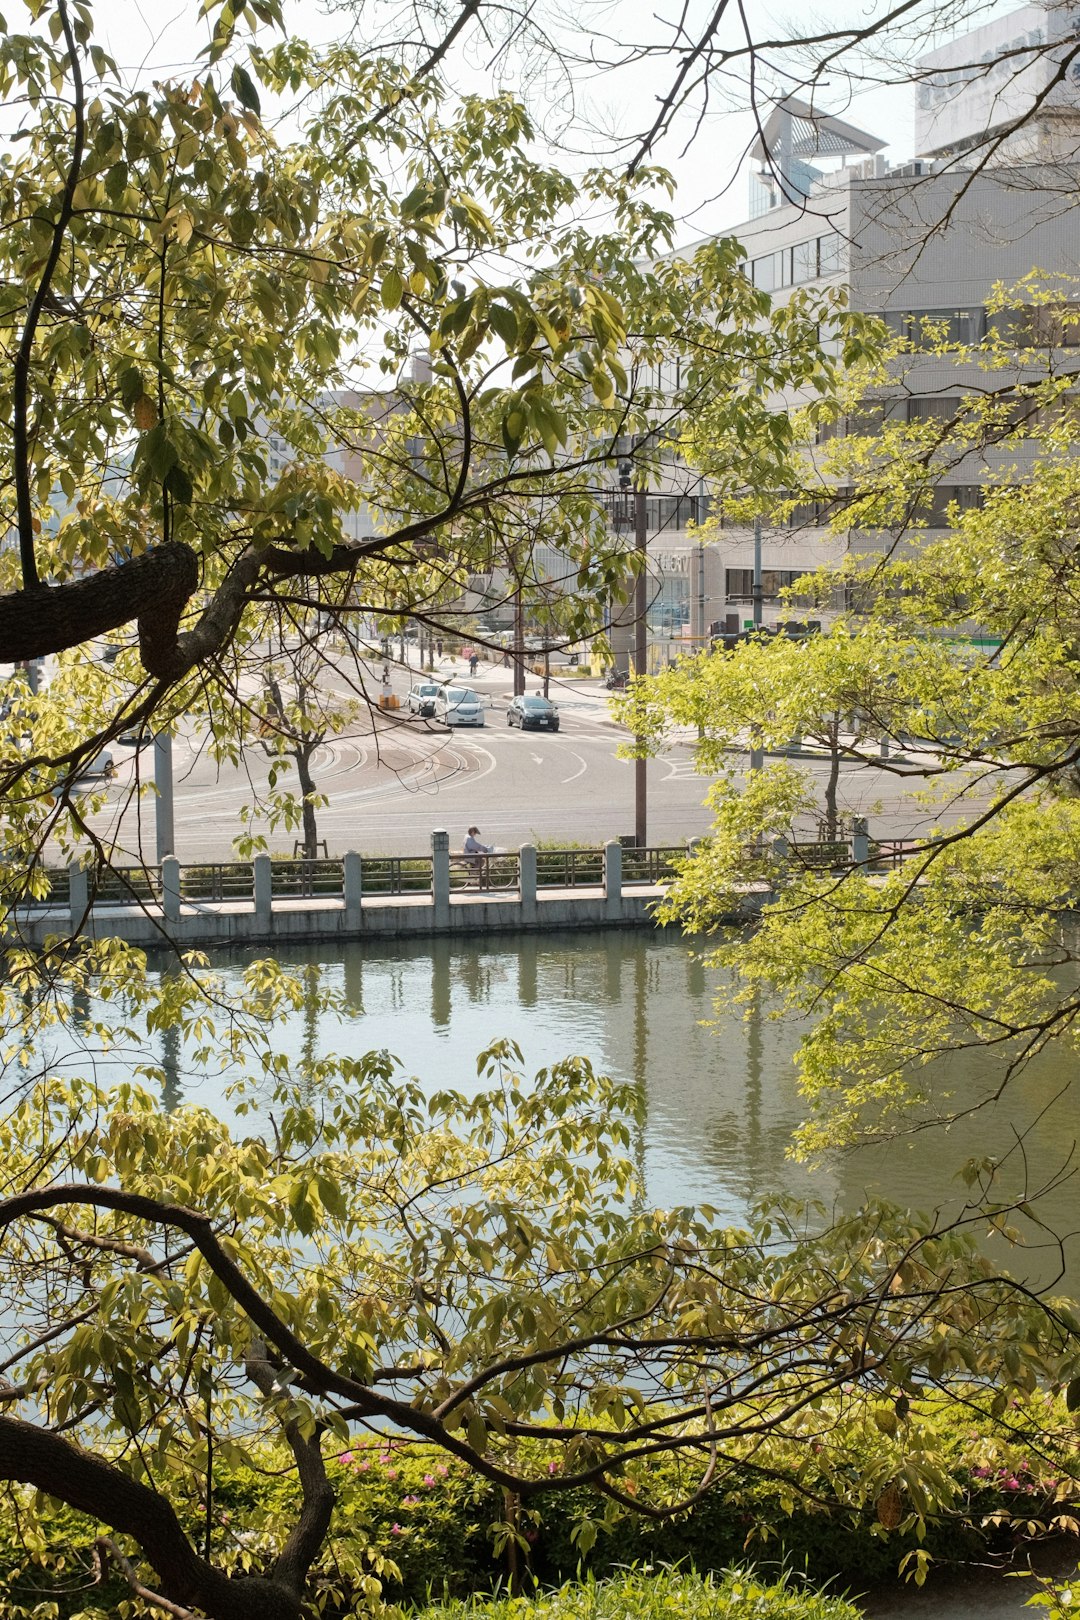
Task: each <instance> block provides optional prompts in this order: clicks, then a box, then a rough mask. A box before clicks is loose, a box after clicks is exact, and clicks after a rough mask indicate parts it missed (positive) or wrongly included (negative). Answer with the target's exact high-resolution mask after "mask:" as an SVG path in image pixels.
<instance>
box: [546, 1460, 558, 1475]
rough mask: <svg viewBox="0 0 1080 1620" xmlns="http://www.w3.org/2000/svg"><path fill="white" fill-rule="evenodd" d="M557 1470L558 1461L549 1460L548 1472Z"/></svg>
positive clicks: (551, 1472)
mask: <svg viewBox="0 0 1080 1620" xmlns="http://www.w3.org/2000/svg"><path fill="white" fill-rule="evenodd" d="M558 1472H559V1465H558V1463H557V1462H549V1463H548V1473H549V1474H557V1473H558Z"/></svg>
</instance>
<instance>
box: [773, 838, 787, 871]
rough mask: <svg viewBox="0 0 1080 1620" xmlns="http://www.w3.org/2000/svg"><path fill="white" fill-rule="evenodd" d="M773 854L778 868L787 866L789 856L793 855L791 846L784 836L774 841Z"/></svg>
mask: <svg viewBox="0 0 1080 1620" xmlns="http://www.w3.org/2000/svg"><path fill="white" fill-rule="evenodd" d="M772 852H773V856H774V858H775V860H776V863H777V865H778V866H786V865H787V863H788V856H789V855H790V854H791V846H790V845H789V843H788V841H787V839H786V838H785V837H784V836H783V834H781V835H780V837H779V838H774V839H773V841H772Z"/></svg>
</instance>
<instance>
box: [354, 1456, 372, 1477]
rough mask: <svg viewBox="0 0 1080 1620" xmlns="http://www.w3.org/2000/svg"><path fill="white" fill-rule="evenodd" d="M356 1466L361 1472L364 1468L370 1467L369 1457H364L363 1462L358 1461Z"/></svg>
mask: <svg viewBox="0 0 1080 1620" xmlns="http://www.w3.org/2000/svg"><path fill="white" fill-rule="evenodd" d="M356 1466H357V1468H358V1469H359V1470H360V1472H361V1473H363V1471H364V1469H365V1468H370V1467H371V1460H370V1458H368V1457H365V1458H364V1460H363V1462H358V1463H357V1465H356Z"/></svg>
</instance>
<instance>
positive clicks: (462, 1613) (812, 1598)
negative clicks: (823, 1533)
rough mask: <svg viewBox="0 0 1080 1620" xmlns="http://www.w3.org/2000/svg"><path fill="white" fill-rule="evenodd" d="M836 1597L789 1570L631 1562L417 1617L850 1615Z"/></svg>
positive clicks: (570, 1619)
mask: <svg viewBox="0 0 1080 1620" xmlns="http://www.w3.org/2000/svg"><path fill="white" fill-rule="evenodd" d="M858 1616H859V1611H858V1610H857V1609H855V1608H853V1607H852V1605H851V1604H850V1603H848V1602H846V1601H845V1600H844V1599H843V1598H841V1597H834V1596H830V1595H828V1594H826V1593H823V1592H815V1591H813V1590H811V1589H810V1588H808V1587H805V1586H803V1585H802V1584H801V1583H800V1582H798V1581H796V1580H794V1579H792V1578H791V1577H789V1576H784V1575H781V1576H780V1577H779V1578H776V1579H773V1580H764V1579H762V1578H760V1577H759V1576H757V1575H755V1574H754V1573H753V1572H752V1571H748V1570H738V1569H735V1570H729V1571H727V1572H726V1573H724V1574H723V1575H718V1576H716V1577H713V1576H709V1575H696V1574H694V1573H693V1572H691V1571H690V1570H683V1569H669V1568H662V1569H657V1570H655V1571H652V1570H649V1569H647V1568H642V1569H631V1570H627V1571H625V1573H623V1574H619V1575H615V1576H612V1577H611V1579H609V1580H606V1581H594V1580H591V1579H586V1580H583V1581H571V1582H568V1583H567V1584H566V1585H565V1586H561V1587H559V1588H558V1589H557V1590H556V1591H551V1592H540V1593H537V1594H536V1595H534V1596H531V1597H518V1598H512V1597H502V1596H496V1597H494V1598H489V1599H487V1600H483V1599H478V1598H473V1599H466V1600H463V1601H460V1602H451V1603H435V1604H430V1605H428V1606H427V1607H425V1608H424V1609H422V1610H421V1611H420V1612H419V1615H418V1616H417V1620H858Z"/></svg>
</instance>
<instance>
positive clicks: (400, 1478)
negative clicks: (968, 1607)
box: [0, 1409, 1077, 1620]
mask: <svg viewBox="0 0 1080 1620" xmlns="http://www.w3.org/2000/svg"><path fill="white" fill-rule="evenodd" d="M1039 1415H1040V1418H1041V1420H1042V1423H1043V1424H1045V1421H1046V1419H1047V1415H1048V1414H1047V1411H1046V1410H1045V1409H1043V1410H1042V1411H1041V1413H1040V1414H1039ZM914 1416H915V1414H913V1418H914ZM918 1417H919V1422H918V1424H916V1423H915V1422H914V1421H909V1422H905V1423H903V1424H900V1425H894V1426H893V1427H894V1428H895V1430H896V1432H895V1433H892V1434H890V1433H886V1432H882V1431H881V1430H879V1429H877V1428H876V1427H875V1425H874V1424H873V1422H872V1421H870V1422H864V1423H862V1424H861V1425H860V1426H854V1427H852V1428H851V1430H850V1432H848V1431H846V1430H845V1429H844V1428H843V1427H842V1425H841V1423H840V1421H839V1420H838V1419H837V1418H836V1417H835V1415H834V1416H833V1417H832V1418H831V1419H829V1420H828V1421H829V1422H830V1424H831V1428H830V1434H829V1444H828V1446H827V1447H826V1446H821V1447H820V1449H818V1447H817V1443H816V1442H814V1441H813V1440H812V1439H810V1438H809V1437H807V1436H803V1437H801V1438H800V1439H798V1440H794V1439H793V1440H791V1441H784V1442H780V1443H777V1444H774V1445H773V1448H772V1450H771V1451H770V1452H767V1451H765V1450H764V1449H762V1450H759V1451H757V1452H755V1453H754V1454H753V1455H752V1456H751V1457H748V1458H747V1459H745V1460H744V1462H743V1463H742V1464H741V1465H739V1466H738V1467H736V1468H734V1469H732V1470H730V1471H729V1473H728V1474H727V1476H726V1477H725V1478H724V1479H723V1481H722V1482H721V1483H719V1484H718V1485H717V1486H716V1487H715V1488H714V1489H712V1490H711V1491H709V1492H708V1493H706V1494H705V1495H704V1496H703V1497H702V1498H701V1499H700V1500H699V1501H698V1502H697V1503H696V1504H695V1505H694V1506H693V1507H692V1508H691V1509H690V1510H688V1511H686V1512H683V1513H680V1514H677V1515H676V1516H674V1517H673V1518H669V1519H664V1520H654V1519H649V1518H645V1517H641V1516H639V1515H635V1514H633V1513H619V1514H617V1515H611V1514H610V1513H609V1511H608V1509H609V1508H610V1504H609V1503H608V1502H607V1499H605V1498H600V1497H598V1496H597V1495H595V1493H592V1492H590V1491H587V1490H584V1489H580V1488H574V1489H571V1490H567V1491H563V1492H559V1491H554V1492H552V1493H551V1494H549V1495H545V1496H543V1497H541V1498H538V1499H534V1500H533V1501H532V1502H530V1503H529V1504H528V1505H527V1506H519V1505H517V1504H516V1503H515V1502H514V1501H513V1500H510V1501H509V1502H508V1501H507V1500H506V1499H505V1498H504V1496H503V1493H502V1492H501V1491H500V1490H498V1489H496V1488H495V1487H493V1486H491V1485H489V1484H487V1483H486V1482H485V1481H483V1480H481V1479H479V1478H478V1477H477V1476H476V1475H475V1474H472V1473H470V1472H469V1471H468V1470H467V1469H465V1468H464V1466H463V1465H461V1464H459V1463H457V1462H455V1461H453V1460H446V1459H444V1458H443V1457H442V1455H441V1454H435V1453H432V1452H431V1451H424V1450H421V1449H418V1448H416V1447H413V1446H409V1445H407V1444H406V1443H404V1442H393V1441H391V1442H387V1443H383V1444H369V1445H365V1446H358V1447H356V1448H354V1449H353V1450H352V1451H345V1452H341V1453H340V1454H339V1455H337V1456H336V1457H335V1458H332V1459H331V1460H330V1471H331V1475H332V1479H333V1483H334V1486H335V1489H336V1491H337V1496H338V1505H337V1511H336V1512H335V1515H334V1521H333V1527H332V1531H331V1534H330V1536H329V1537H328V1539H327V1542H326V1546H325V1549H324V1553H323V1556H322V1558H321V1560H320V1563H319V1566H318V1568H317V1570H316V1571H315V1572H314V1573H313V1581H312V1588H313V1596H314V1599H315V1601H316V1602H317V1603H318V1604H319V1605H320V1606H321V1607H322V1609H323V1611H324V1612H325V1613H326V1615H327V1616H337V1615H342V1614H351V1613H355V1611H356V1607H357V1605H358V1604H363V1603H370V1604H371V1605H378V1604H379V1603H380V1602H382V1601H384V1600H387V1601H390V1602H394V1603H400V1604H417V1603H423V1602H425V1601H428V1600H429V1599H430V1598H431V1597H432V1595H435V1596H438V1597H439V1598H440V1599H445V1600H446V1602H448V1603H451V1602H453V1601H455V1600H461V1599H464V1598H467V1597H468V1596H470V1595H472V1594H476V1593H485V1592H491V1591H492V1590H493V1589H494V1588H496V1587H497V1586H498V1585H499V1583H500V1582H505V1581H506V1580H507V1578H508V1577H509V1578H515V1579H517V1580H518V1581H520V1582H521V1583H522V1584H524V1585H528V1584H530V1583H531V1582H539V1583H541V1584H542V1585H544V1586H557V1585H559V1584H560V1583H563V1582H565V1581H566V1580H568V1579H570V1578H573V1577H575V1576H577V1575H579V1574H580V1573H582V1572H583V1571H585V1572H588V1573H591V1574H592V1575H594V1576H596V1577H598V1578H600V1577H604V1576H608V1575H612V1574H613V1573H614V1572H615V1571H617V1570H619V1569H626V1568H629V1567H635V1568H642V1567H649V1566H652V1567H660V1566H665V1565H685V1566H686V1567H688V1568H693V1569H696V1570H697V1571H699V1572H701V1573H705V1572H708V1571H719V1570H724V1569H727V1568H730V1567H731V1566H733V1565H743V1564H747V1563H753V1564H755V1565H756V1566H757V1567H758V1568H760V1569H762V1570H765V1571H775V1570H777V1569H780V1568H786V1569H789V1570H794V1571H797V1572H799V1574H800V1575H801V1576H804V1577H805V1578H806V1579H807V1580H809V1581H810V1582H811V1583H812V1584H814V1585H823V1584H827V1583H831V1582H839V1584H840V1585H841V1586H844V1587H852V1586H857V1587H858V1588H859V1589H864V1588H865V1587H866V1586H867V1585H869V1584H871V1583H875V1582H878V1581H887V1580H889V1579H890V1578H895V1577H896V1574H897V1570H898V1568H901V1567H903V1568H904V1569H905V1573H907V1574H915V1575H917V1576H919V1575H921V1574H922V1573H923V1572H924V1571H925V1568H926V1567H927V1566H928V1564H930V1563H931V1562H933V1561H948V1562H951V1563H956V1562H958V1561H961V1560H963V1559H965V1558H975V1557H977V1556H980V1557H981V1556H982V1555H984V1554H985V1553H986V1552H987V1551H988V1550H989V1551H992V1552H996V1553H1000V1552H1002V1551H1004V1550H1007V1548H1008V1546H1009V1544H1010V1542H1011V1540H1012V1539H1013V1538H1014V1537H1015V1536H1016V1534H1017V1533H1021V1534H1038V1533H1039V1532H1040V1529H1041V1528H1042V1527H1045V1528H1054V1529H1056V1530H1057V1531H1059V1532H1060V1531H1061V1530H1062V1529H1064V1530H1069V1529H1071V1528H1074V1527H1075V1525H1076V1520H1075V1518H1073V1517H1072V1510H1071V1508H1070V1500H1071V1499H1072V1498H1075V1496H1076V1494H1077V1492H1076V1488H1075V1478H1074V1477H1073V1469H1071V1468H1070V1466H1069V1465H1068V1463H1067V1462H1061V1461H1059V1462H1058V1464H1057V1465H1056V1466H1054V1467H1051V1465H1050V1463H1049V1462H1047V1461H1046V1460H1045V1458H1046V1457H1047V1449H1046V1447H1045V1445H1044V1446H1043V1448H1042V1457H1043V1459H1044V1460H1042V1461H1038V1460H1037V1459H1036V1457H1035V1454H1034V1453H1032V1454H1031V1455H1025V1454H1024V1451H1023V1449H1022V1434H1023V1429H1024V1427H1025V1425H1024V1422H1023V1415H1022V1414H1020V1413H1014V1414H1012V1415H1011V1417H1010V1418H1009V1420H1008V1421H1007V1424H1006V1425H1005V1426H1004V1427H1002V1429H1001V1431H1000V1432H999V1433H997V1434H996V1435H984V1434H981V1433H979V1432H978V1431H977V1430H974V1429H972V1428H971V1427H970V1425H969V1423H967V1422H965V1421H964V1420H963V1418H962V1417H961V1416H960V1415H958V1414H957V1413H956V1411H955V1409H947V1410H942V1411H939V1412H935V1411H934V1410H933V1409H928V1410H925V1411H923V1412H921V1413H919V1414H918ZM1009 1428H1011V1429H1012V1431H1013V1433H1012V1434H1010V1433H1009V1432H1008V1430H1009ZM1060 1441H1061V1444H1060V1448H1059V1449H1060V1456H1061V1457H1063V1458H1064V1457H1067V1456H1068V1454H1069V1452H1070V1449H1071V1447H1072V1446H1073V1445H1074V1444H1075V1428H1074V1425H1073V1421H1072V1419H1071V1418H1068V1417H1067V1415H1064V1414H1062V1424H1061V1429H1060ZM785 1448H786V1453H787V1455H786V1462H787V1466H788V1467H789V1468H791V1467H792V1466H794V1467H795V1468H796V1469H797V1470H798V1472H799V1474H800V1480H799V1483H800V1485H801V1492H793V1491H792V1489H791V1487H790V1486H789V1485H787V1484H785V1483H782V1482H780V1481H778V1480H777V1479H776V1478H775V1477H772V1475H771V1473H770V1470H769V1467H768V1466H767V1465H768V1464H770V1463H771V1464H772V1465H773V1466H774V1467H775V1466H776V1465H777V1464H778V1463H779V1462H781V1461H783V1460H784V1451H785ZM259 1462H260V1463H262V1464H263V1466H262V1467H258V1466H255V1465H254V1464H252V1465H242V1464H238V1463H235V1462H234V1463H232V1464H231V1465H229V1466H224V1465H221V1464H219V1466H218V1467H217V1469H216V1470H215V1476H214V1493H213V1503H212V1515H211V1517H212V1522H213V1545H212V1555H213V1557H214V1559H215V1561H217V1562H218V1563H220V1564H222V1565H224V1566H227V1567H230V1568H232V1569H234V1570H237V1571H239V1570H242V1569H252V1570H257V1569H260V1568H261V1567H264V1566H265V1564H266V1563H267V1562H268V1561H269V1559H270V1558H271V1557H272V1555H273V1552H274V1549H275V1547H276V1546H277V1543H278V1539H279V1536H280V1533H281V1527H282V1526H283V1525H288V1524H290V1523H291V1522H292V1520H293V1518H294V1516H295V1512H296V1489H295V1479H294V1475H293V1473H292V1470H291V1468H290V1467H289V1465H288V1461H287V1459H286V1458H284V1457H276V1456H267V1457H266V1458H264V1459H262V1458H261V1459H259ZM547 1466H548V1467H550V1468H551V1469H552V1470H554V1469H555V1468H556V1467H557V1466H558V1464H557V1463H555V1462H550V1463H548V1464H547ZM701 1467H702V1463H701V1461H700V1459H698V1460H696V1461H694V1462H693V1463H690V1462H688V1461H687V1460H686V1459H683V1460H680V1459H678V1458H674V1457H669V1458H667V1459H665V1460H653V1462H652V1464H651V1466H650V1469H649V1472H648V1475H647V1476H643V1477H642V1479H641V1481H640V1482H635V1480H634V1479H633V1478H632V1477H629V1476H628V1477H625V1478H624V1479H623V1481H622V1485H623V1489H624V1490H625V1491H626V1492H628V1493H631V1494H632V1493H633V1492H634V1491H635V1490H637V1489H641V1490H642V1491H644V1490H646V1489H648V1490H649V1491H650V1492H652V1493H654V1494H657V1493H660V1494H666V1495H668V1496H669V1497H672V1498H674V1497H678V1496H679V1495H680V1493H682V1494H685V1493H686V1491H687V1488H688V1486H690V1485H691V1484H692V1483H693V1482H694V1478H695V1473H694V1470H695V1469H696V1470H697V1474H698V1475H699V1474H700V1469H701ZM1073 1467H1074V1465H1073ZM882 1478H888V1479H890V1481H891V1482H892V1483H890V1484H889V1486H888V1487H887V1491H888V1493H889V1494H890V1497H891V1503H890V1505H891V1506H892V1507H893V1508H894V1510H895V1511H892V1512H888V1513H884V1514H883V1513H881V1512H880V1511H879V1504H880V1501H881V1498H882V1494H884V1493H880V1494H879V1490H878V1486H877V1485H876V1484H874V1483H873V1481H874V1480H876V1479H882ZM867 1480H869V1481H870V1485H869V1494H867V1489H866V1482H867ZM931 1486H933V1488H934V1490H935V1493H936V1494H937V1495H938V1496H939V1497H940V1496H942V1495H944V1496H946V1497H951V1502H950V1507H949V1511H948V1512H947V1513H945V1514H942V1515H940V1516H936V1517H935V1516H934V1515H933V1514H931V1513H929V1512H927V1513H926V1514H925V1515H921V1514H920V1513H919V1512H918V1511H917V1510H918V1508H919V1500H918V1499H919V1497H920V1494H921V1493H922V1492H923V1491H925V1490H927V1489H929V1488H930V1487H931ZM860 1491H862V1496H863V1499H862V1500H861V1501H860V1500H859V1495H860ZM845 1496H846V1497H848V1500H847V1501H846V1502H845V1501H844V1500H843V1499H844V1497H845ZM200 1498H201V1492H200V1491H199V1490H198V1489H197V1488H195V1485H194V1482H193V1484H192V1494H191V1496H190V1498H189V1500H188V1501H187V1503H186V1504H184V1505H183V1507H182V1509H181V1511H182V1516H183V1517H184V1518H185V1521H186V1524H187V1528H188V1531H189V1533H190V1534H191V1535H192V1537H193V1539H195V1540H196V1541H197V1543H198V1544H199V1545H200V1547H201V1546H202V1545H203V1533H204V1525H205V1518H206V1508H205V1501H204V1500H201V1499H200ZM5 1501H6V1510H5V1509H4V1506H3V1504H4V1502H5ZM0 1518H2V1519H3V1520H4V1521H5V1522H4V1523H2V1524H0V1612H3V1613H4V1614H5V1617H10V1620H22V1617H23V1616H25V1615H31V1614H32V1615H35V1617H40V1620H44V1617H45V1616H46V1614H50V1615H55V1616H57V1617H58V1620H72V1617H74V1616H75V1615H81V1616H86V1617H92V1620H113V1617H115V1616H124V1615H132V1616H135V1615H138V1616H141V1615H142V1614H143V1612H144V1611H143V1610H142V1608H141V1606H132V1604H131V1603H130V1601H129V1594H128V1593H127V1591H126V1589H125V1588H123V1587H121V1586H118V1585H116V1584H115V1583H114V1584H113V1585H112V1586H110V1587H108V1588H97V1589H96V1590H95V1591H94V1592H93V1593H92V1594H88V1592H87V1584H88V1575H87V1571H88V1570H89V1568H90V1564H91V1553H92V1549H93V1543H94V1539H95V1535H96V1533H97V1526H95V1525H94V1523H93V1522H92V1521H90V1520H88V1519H85V1518H83V1517H81V1516H80V1515H78V1514H75V1513H73V1512H72V1511H71V1510H70V1509H67V1508H65V1507H62V1506H60V1505H58V1504H55V1503H53V1504H48V1503H45V1504H41V1505H39V1506H38V1507H37V1510H36V1511H35V1508H34V1498H33V1494H32V1493H30V1492H26V1491H21V1490H18V1489H15V1488H10V1489H9V1490H8V1492H7V1496H6V1498H0ZM883 1520H884V1521H885V1522H882V1521H883ZM897 1520H899V1522H898V1523H897V1522H896V1521H897ZM888 1525H892V1526H894V1527H893V1528H888V1527H887V1526H888ZM88 1597H89V1598H90V1601H88ZM43 1602H45V1603H48V1604H50V1605H51V1604H53V1603H55V1605H56V1606H55V1607H50V1608H48V1609H42V1608H39V1607H37V1605H39V1604H41V1603H43ZM769 1612H771V1611H769ZM777 1612H786V1611H777Z"/></svg>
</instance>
